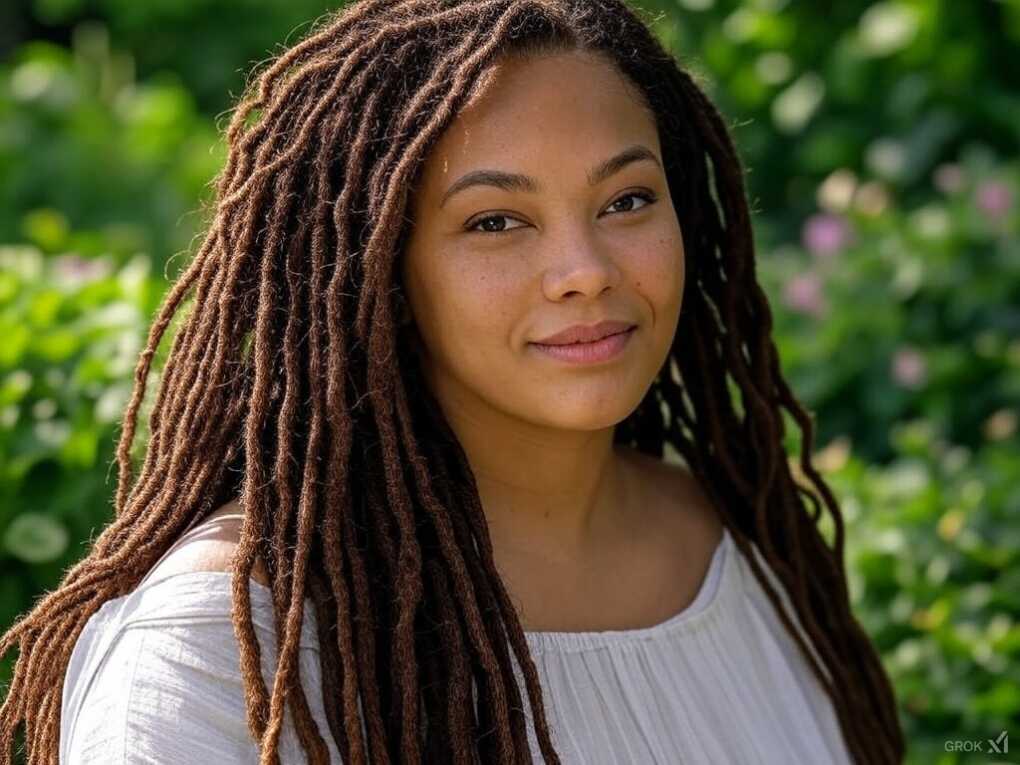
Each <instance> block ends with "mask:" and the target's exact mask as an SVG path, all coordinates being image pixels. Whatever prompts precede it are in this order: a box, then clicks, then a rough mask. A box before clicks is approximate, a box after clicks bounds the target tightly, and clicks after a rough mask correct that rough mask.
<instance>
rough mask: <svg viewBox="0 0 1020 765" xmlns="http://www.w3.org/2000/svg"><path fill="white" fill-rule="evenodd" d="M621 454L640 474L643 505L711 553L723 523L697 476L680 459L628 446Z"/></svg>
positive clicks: (718, 540)
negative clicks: (664, 456) (648, 452)
mask: <svg viewBox="0 0 1020 765" xmlns="http://www.w3.org/2000/svg"><path fill="white" fill-rule="evenodd" d="M624 454H626V455H627V456H628V458H629V460H630V461H631V464H633V465H634V466H635V467H636V469H637V471H638V475H640V476H642V478H641V483H642V485H643V487H644V488H645V489H646V490H647V491H648V497H647V499H646V505H645V506H646V508H648V509H650V510H652V511H653V512H655V513H656V515H658V516H659V517H660V519H661V522H662V524H665V525H666V527H672V528H681V529H683V533H684V536H686V537H688V538H693V539H696V540H697V541H698V544H699V546H702V547H703V549H704V550H705V551H707V552H708V554H709V556H711V553H712V552H713V551H714V550H715V548H716V547H717V546H718V545H719V543H720V542H721V541H722V537H723V528H724V527H723V522H722V520H721V519H720V518H719V511H718V510H717V509H716V507H715V506H714V505H713V504H712V501H711V500H710V499H709V498H708V495H707V494H706V493H705V491H704V489H703V488H702V486H701V483H700V481H699V480H698V479H697V477H696V476H695V475H694V474H693V473H692V472H691V471H690V469H689V468H688V467H687V466H686V465H683V464H682V463H678V462H670V461H666V460H664V459H659V458H658V457H654V456H651V455H648V454H644V453H643V452H639V451H637V450H636V449H630V448H628V449H626V451H625V452H624ZM657 527H659V528H662V526H658V525H657Z"/></svg>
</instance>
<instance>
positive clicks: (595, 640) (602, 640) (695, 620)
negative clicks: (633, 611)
mask: <svg viewBox="0 0 1020 765" xmlns="http://www.w3.org/2000/svg"><path fill="white" fill-rule="evenodd" d="M732 548H733V539H732V537H731V535H730V531H729V529H728V528H726V527H725V526H724V527H723V534H722V538H721V539H720V540H719V544H718V545H716V548H715V551H714V552H713V553H712V560H711V562H710V563H709V566H708V571H707V572H706V574H705V578H704V579H703V580H702V583H701V587H700V588H699V589H698V593H697V595H695V597H694V600H693V601H691V602H690V603H689V604H688V605H687V606H685V607H684V608H682V609H681V610H680V611H679V612H677V613H675V614H673V615H672V616H670V617H668V618H667V619H666V620H664V621H661V622H659V623H658V624H653V625H651V626H649V627H635V628H631V629H620V630H583V631H557V630H525V631H524V637H525V638H526V639H527V641H528V644H529V646H530V647H531V648H532V649H537V650H540V651H541V650H553V651H577V650H585V649H595V648H604V647H608V646H620V645H626V644H637V643H641V642H643V641H648V640H661V639H663V638H665V637H666V636H667V635H671V634H674V633H679V632H690V631H692V630H695V629H698V628H699V627H702V626H704V625H706V624H707V623H708V622H710V621H711V620H712V619H714V618H715V617H716V616H717V615H718V613H719V612H720V611H721V610H722V609H723V608H724V603H725V601H726V600H727V599H728V597H729V595H730V593H731V591H733V590H734V588H735V587H736V586H737V582H736V581H735V574H736V572H735V571H733V567H734V565H735V561H734V560H733V559H734V555H733V549H732Z"/></svg>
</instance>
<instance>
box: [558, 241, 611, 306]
mask: <svg viewBox="0 0 1020 765" xmlns="http://www.w3.org/2000/svg"><path fill="white" fill-rule="evenodd" d="M545 262H546V263H548V267H547V268H546V271H545V274H543V278H542V289H543V291H544V292H545V295H546V297H547V298H548V299H549V300H553V301H560V300H562V299H563V298H566V297H569V296H570V295H572V294H573V293H580V294H582V295H587V296H588V297H590V298H594V297H598V296H599V295H601V294H602V293H603V292H605V291H606V290H607V289H610V288H612V287H615V286H616V285H617V284H619V282H620V279H621V271H620V267H619V265H618V263H617V255H616V253H615V252H612V251H610V250H609V249H608V248H606V247H605V246H604V245H603V246H600V245H599V244H598V243H597V242H594V241H592V240H585V239H583V238H578V239H575V240H573V241H572V242H571V243H570V244H568V245H565V246H563V247H558V248H555V252H550V253H549V257H548V259H547V260H546V261H545Z"/></svg>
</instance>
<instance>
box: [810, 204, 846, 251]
mask: <svg viewBox="0 0 1020 765" xmlns="http://www.w3.org/2000/svg"><path fill="white" fill-rule="evenodd" d="M852 239H853V231H852V230H851V228H850V224H849V223H848V222H847V220H846V218H844V217H843V216H841V215H833V214H831V213H816V214H815V215H812V216H811V217H810V218H808V219H807V220H806V221H805V222H804V227H803V229H802V230H801V242H802V243H803V244H804V247H805V249H807V250H808V252H810V253H811V254H812V255H814V256H815V257H819V258H831V257H832V256H833V255H835V254H836V253H838V252H839V251H840V250H842V249H843V248H844V247H846V246H847V245H848V244H849V243H850V242H851V240H852Z"/></svg>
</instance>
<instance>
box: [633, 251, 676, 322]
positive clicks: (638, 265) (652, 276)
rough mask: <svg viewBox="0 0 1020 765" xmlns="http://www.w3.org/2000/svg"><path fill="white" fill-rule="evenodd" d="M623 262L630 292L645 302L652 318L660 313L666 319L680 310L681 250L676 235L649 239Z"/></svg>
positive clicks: (657, 316)
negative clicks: (628, 269)
mask: <svg viewBox="0 0 1020 765" xmlns="http://www.w3.org/2000/svg"><path fill="white" fill-rule="evenodd" d="M627 262H628V263H629V264H630V280H631V282H632V283H633V284H634V289H635V290H636V291H637V292H638V293H639V294H640V295H642V296H643V297H644V298H645V300H647V301H648V303H649V304H650V306H651V309H652V310H653V311H654V312H655V314H656V318H657V319H658V318H659V317H660V315H661V314H663V313H665V314H667V316H666V318H667V319H668V318H670V317H669V314H670V313H672V312H675V311H677V310H678V309H679V307H680V301H681V298H682V294H683V285H684V249H683V240H682V239H681V238H680V236H679V232H677V233H676V234H675V235H674V234H669V233H666V234H660V235H658V236H655V237H649V239H648V241H647V242H646V243H645V244H644V245H643V246H642V247H640V248H639V249H637V250H636V254H635V256H634V257H630V258H628V261H627Z"/></svg>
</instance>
